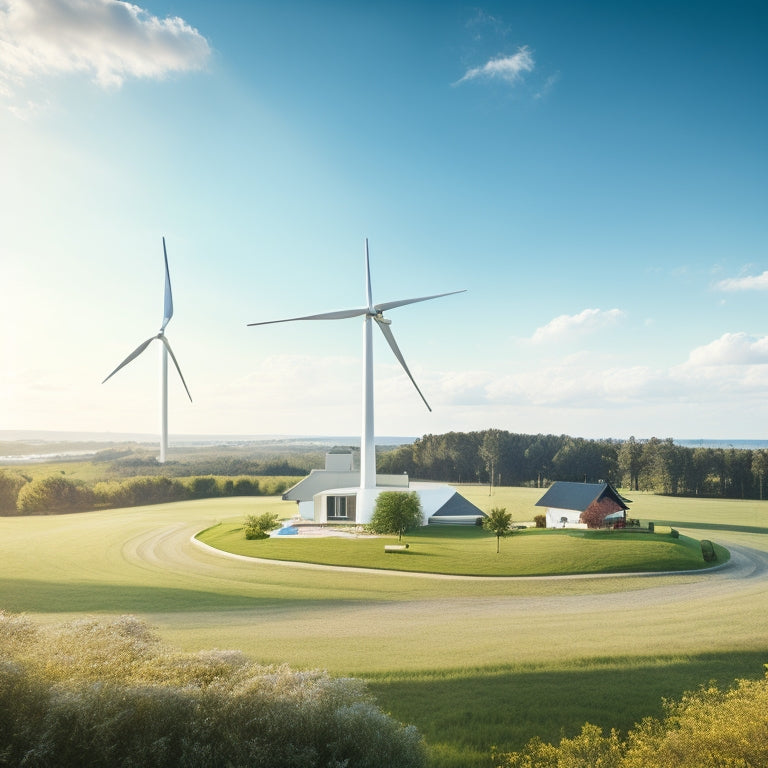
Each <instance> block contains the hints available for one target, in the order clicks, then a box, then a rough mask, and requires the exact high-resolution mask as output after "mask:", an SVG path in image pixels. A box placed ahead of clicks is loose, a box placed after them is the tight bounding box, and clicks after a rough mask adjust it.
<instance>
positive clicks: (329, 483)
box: [283, 469, 408, 501]
mask: <svg viewBox="0 0 768 768" xmlns="http://www.w3.org/2000/svg"><path fill="white" fill-rule="evenodd" d="M376 486H377V487H386V488H403V487H405V488H407V487H408V475H376ZM359 487H360V470H359V469H356V470H351V471H341V470H340V471H334V470H329V469H313V470H312V471H311V472H310V473H309V474H308V475H307V476H306V477H304V478H302V479H301V480H299V482H298V483H296V485H294V486H293V487H291V488H289V489H288V490H287V491H286V492H285V493H284V494H283V500H284V501H311V500H312V499H313V498H314V497H315V494H317V493H321V492H322V491H328V490H330V489H332V488H359Z"/></svg>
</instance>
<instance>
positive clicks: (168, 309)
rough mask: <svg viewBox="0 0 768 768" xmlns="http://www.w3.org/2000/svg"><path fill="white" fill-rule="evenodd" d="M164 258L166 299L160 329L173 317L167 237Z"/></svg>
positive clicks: (162, 329)
mask: <svg viewBox="0 0 768 768" xmlns="http://www.w3.org/2000/svg"><path fill="white" fill-rule="evenodd" d="M163 260H164V261H165V300H164V302H163V324H162V325H161V326H160V331H161V332H162V331H164V330H165V326H166V325H168V323H169V322H170V321H171V318H172V317H173V294H172V293H171V273H170V272H169V271H168V252H167V251H166V250H165V238H163Z"/></svg>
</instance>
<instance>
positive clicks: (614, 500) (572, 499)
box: [536, 481, 629, 528]
mask: <svg viewBox="0 0 768 768" xmlns="http://www.w3.org/2000/svg"><path fill="white" fill-rule="evenodd" d="M628 501H629V499H625V498H623V497H622V496H621V495H620V494H619V493H618V491H617V490H616V489H615V488H614V487H613V486H612V485H611V484H610V483H606V482H602V483H568V482H564V481H557V482H555V483H553V484H552V485H551V486H550V487H549V488H548V489H547V491H546V493H545V494H544V495H543V496H542V497H541V498H540V499H539V500H538V501H537V502H536V506H537V507H546V509H547V513H546V518H547V528H587V527H588V525H587V523H586V521H585V520H584V519H583V516H584V513H585V512H587V510H589V509H590V508H593V509H594V508H595V507H597V508H598V509H599V510H600V512H601V513H602V512H605V515H604V516H603V520H604V522H606V523H609V524H611V523H613V524H616V523H618V524H619V525H623V524H626V520H627V510H628V509H629V507H628V506H627V502H628ZM593 505H594V506H593Z"/></svg>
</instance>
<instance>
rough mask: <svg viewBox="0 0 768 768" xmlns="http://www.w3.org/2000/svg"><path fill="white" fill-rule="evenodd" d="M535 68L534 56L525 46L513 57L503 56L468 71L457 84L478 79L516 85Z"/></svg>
mask: <svg viewBox="0 0 768 768" xmlns="http://www.w3.org/2000/svg"><path fill="white" fill-rule="evenodd" d="M533 67H534V61H533V56H532V55H531V52H530V51H529V50H528V47H527V46H525V45H524V46H523V47H522V48H518V50H517V53H515V54H513V55H512V56H501V57H499V58H496V59H491V60H490V61H488V62H486V63H485V64H484V65H483V66H482V67H473V68H472V69H468V70H467V71H466V72H465V73H464V77H462V78H461V79H460V80H458V81H457V83H456V84H457V85H458V84H459V83H464V82H467V81H468V80H478V79H488V80H504V81H506V82H508V83H512V84H515V83H517V82H519V81H520V80H522V78H523V75H524V74H525V73H526V72H531V71H533Z"/></svg>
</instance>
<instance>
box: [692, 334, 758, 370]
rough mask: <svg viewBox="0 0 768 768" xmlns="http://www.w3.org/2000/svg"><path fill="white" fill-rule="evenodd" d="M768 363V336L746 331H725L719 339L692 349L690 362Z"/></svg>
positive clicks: (703, 364) (723, 363) (718, 363)
mask: <svg viewBox="0 0 768 768" xmlns="http://www.w3.org/2000/svg"><path fill="white" fill-rule="evenodd" d="M764 363H768V336H761V337H757V338H756V337H753V336H748V335H747V334H746V333H724V334H723V335H722V336H721V337H720V338H719V339H715V340H714V341H711V342H710V343H709V344H705V345H704V346H702V347H697V348H696V349H694V350H692V352H691V354H690V356H689V358H688V364H689V365H691V366H711V365H718V366H719V365H762V364H764Z"/></svg>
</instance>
